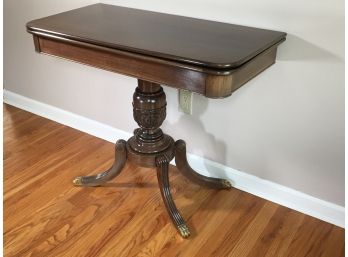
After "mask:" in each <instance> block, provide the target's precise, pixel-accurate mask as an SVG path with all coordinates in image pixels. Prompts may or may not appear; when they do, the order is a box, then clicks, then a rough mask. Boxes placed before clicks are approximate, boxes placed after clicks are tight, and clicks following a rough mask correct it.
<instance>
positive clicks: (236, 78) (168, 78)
mask: <svg viewBox="0 0 348 257" xmlns="http://www.w3.org/2000/svg"><path fill="white" fill-rule="evenodd" d="M38 47H39V49H40V51H41V52H42V53H45V54H49V55H54V56H57V57H61V58H65V59H68V60H73V61H76V62H79V63H83V64H87V65H90V66H94V67H97V68H101V69H105V70H109V71H113V72H117V73H122V74H125V75H128V76H132V77H136V78H140V79H142V80H147V81H153V82H156V83H159V84H164V85H168V86H172V87H175V88H181V89H185V90H189V91H193V92H196V93H199V94H202V95H205V96H207V97H210V98H221V97H227V96H230V95H231V94H232V92H233V91H235V90H237V89H238V88H239V87H241V86H242V85H244V84H245V83H246V82H247V81H248V80H250V79H252V78H253V77H254V76H256V75H257V74H258V73H260V72H261V71H263V70H264V69H266V68H267V67H269V66H270V65H272V64H273V63H274V62H275V56H276V51H277V46H273V47H272V48H270V49H268V50H266V51H264V52H263V53H261V54H260V55H258V56H256V57H255V58H254V59H253V60H251V61H249V62H247V63H246V64H245V65H243V66H241V67H240V68H238V69H235V70H232V71H216V70H209V69H205V68H199V67H197V66H192V65H191V66H190V65H181V64H180V65H179V66H178V65H177V64H176V63H173V62H169V61H164V60H160V59H154V58H152V57H146V56H141V55H139V54H133V53H128V52H122V51H118V50H110V49H106V48H103V47H98V48H95V47H91V45H88V44H84V45H83V46H81V45H77V44H76V42H73V41H71V40H70V41H68V40H61V39H59V40H57V39H48V38H41V37H40V38H39V46H38ZM125 64H126V65H125Z"/></svg>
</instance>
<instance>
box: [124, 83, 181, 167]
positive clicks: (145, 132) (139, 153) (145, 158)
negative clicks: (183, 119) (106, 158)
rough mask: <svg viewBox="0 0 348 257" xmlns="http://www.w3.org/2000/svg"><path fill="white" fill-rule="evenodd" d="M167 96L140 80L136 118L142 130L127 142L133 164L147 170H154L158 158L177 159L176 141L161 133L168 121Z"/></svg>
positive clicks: (135, 95)
mask: <svg viewBox="0 0 348 257" xmlns="http://www.w3.org/2000/svg"><path fill="white" fill-rule="evenodd" d="M166 106H167V102H166V95H165V93H164V91H163V88H162V87H161V85H159V84H157V83H152V82H148V81H144V80H138V87H137V88H136V89H135V92H134V95H133V117H134V120H135V121H136V122H137V123H138V125H139V128H137V129H135V130H134V136H133V137H131V138H130V139H129V140H128V142H127V150H128V158H129V160H130V161H132V162H134V163H136V164H138V165H140V166H145V167H155V166H156V158H157V157H158V156H161V155H164V156H165V157H166V159H167V160H168V162H169V161H170V160H171V159H173V158H174V140H173V138H172V137H170V136H168V135H166V134H164V133H163V131H162V130H161V129H160V126H161V125H162V123H163V121H164V120H165V118H166Z"/></svg>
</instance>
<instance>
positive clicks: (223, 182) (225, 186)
mask: <svg viewBox="0 0 348 257" xmlns="http://www.w3.org/2000/svg"><path fill="white" fill-rule="evenodd" d="M222 185H223V186H224V188H232V184H231V182H230V181H228V180H226V179H223V180H222Z"/></svg>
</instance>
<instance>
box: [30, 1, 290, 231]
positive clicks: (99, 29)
mask: <svg viewBox="0 0 348 257" xmlns="http://www.w3.org/2000/svg"><path fill="white" fill-rule="evenodd" d="M27 31H28V32H29V33H31V34H33V38H34V45H35V50H36V51H37V52H39V53H45V54H49V55H53V56H57V57H62V58H65V59H68V60H72V61H76V62H80V63H82V64H87V65H91V66H94V67H97V68H101V69H105V70H109V71H113V72H117V73H121V74H125V75H129V76H132V77H136V78H137V79H138V87H137V88H136V90H135V92H134V96H133V116H134V119H135V121H136V122H137V123H138V125H139V128H137V129H135V131H134V136H133V137H131V138H130V139H128V141H127V142H126V141H125V140H118V141H117V142H116V144H115V161H114V164H113V165H112V167H111V168H110V169H108V170H106V171H104V172H102V173H99V174H97V175H94V176H82V177H77V178H75V179H74V181H73V183H74V185H79V186H99V185H102V184H104V183H105V182H107V181H109V180H111V179H112V178H114V177H116V176H117V175H118V174H119V173H120V172H121V170H122V168H123V166H124V165H125V163H126V160H127V159H128V160H129V161H131V162H134V163H136V164H138V165H141V166H146V167H156V168H157V177H158V182H159V186H160V190H161V194H162V198H163V201H164V203H165V206H166V208H167V210H168V213H169V216H170V218H171V219H172V222H173V224H174V225H175V227H176V228H177V229H178V231H179V232H180V234H181V236H183V237H188V236H189V235H190V232H189V229H188V227H187V226H186V224H185V221H184V219H183V218H182V216H181V214H180V213H179V211H178V210H177V208H176V206H175V203H174V201H173V199H172V196H171V192H170V185H169V179H168V166H169V162H170V161H171V160H172V159H173V158H175V163H176V165H177V168H178V169H179V170H180V171H181V172H182V174H183V175H185V176H186V177H187V178H189V179H190V180H191V181H193V182H195V183H200V184H202V185H204V186H208V187H212V188H217V189H228V188H231V184H230V182H229V181H227V180H224V179H218V178H210V177H206V176H202V175H200V174H199V173H197V172H196V171H194V170H193V169H192V168H191V167H190V166H189V164H188V162H187V158H186V145H185V142H184V141H183V140H178V141H176V142H175V141H174V140H173V138H172V137H170V136H169V135H166V134H164V133H163V132H162V130H161V129H160V126H161V124H162V123H163V121H164V119H165V117H166V96H165V93H164V92H163V89H162V87H161V84H164V85H168V86H171V87H174V88H179V89H185V90H190V91H192V92H196V93H199V94H202V95H204V96H206V97H210V98H223V97H227V96H230V95H231V94H232V92H233V91H235V90H236V89H238V88H239V87H240V86H242V85H243V84H245V83H246V82H247V81H248V80H250V79H252V78H253V77H254V76H256V75H257V74H258V73H260V72H261V71H263V70H264V69H266V68H267V67H269V66H270V65H272V64H273V63H274V62H275V59H276V52H277V47H278V45H279V44H280V43H281V42H283V41H284V40H285V37H286V34H285V33H283V32H277V31H271V30H264V29H257V28H251V27H245V26H238V25H231V24H226V23H220V22H212V21H206V20H200V19H192V18H187V17H182V16H176V15H169V14H162V13H156V12H148V11H142V10H137V9H131V8H124V7H117V6H112V5H105V4H95V5H90V6H86V7H83V8H79V9H76V10H72V11H68V12H64V13H60V14H57V15H52V16H49V17H46V18H42V19H38V20H34V21H31V22H29V23H28V24H27Z"/></svg>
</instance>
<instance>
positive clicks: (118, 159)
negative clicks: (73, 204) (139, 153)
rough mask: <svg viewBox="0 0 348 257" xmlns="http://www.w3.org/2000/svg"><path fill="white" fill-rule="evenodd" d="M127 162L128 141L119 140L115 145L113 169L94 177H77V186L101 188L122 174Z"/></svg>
mask: <svg viewBox="0 0 348 257" xmlns="http://www.w3.org/2000/svg"><path fill="white" fill-rule="evenodd" d="M126 160H127V150H126V141H124V140H118V141H117V142H116V144H115V161H114V163H113V165H112V167H111V168H110V169H108V170H106V171H104V172H102V173H99V174H97V175H93V176H83V177H76V178H75V179H74V181H73V183H74V185H75V186H100V185H102V184H104V183H106V182H107V181H109V180H111V179H113V178H114V177H116V176H117V175H118V174H120V172H121V170H122V168H123V167H124V165H125V163H126Z"/></svg>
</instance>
